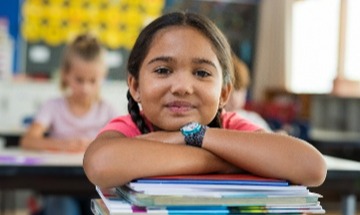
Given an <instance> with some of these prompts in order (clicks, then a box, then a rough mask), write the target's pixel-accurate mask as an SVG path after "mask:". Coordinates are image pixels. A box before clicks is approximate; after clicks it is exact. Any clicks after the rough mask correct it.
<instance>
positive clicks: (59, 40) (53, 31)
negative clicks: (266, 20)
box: [21, 0, 259, 80]
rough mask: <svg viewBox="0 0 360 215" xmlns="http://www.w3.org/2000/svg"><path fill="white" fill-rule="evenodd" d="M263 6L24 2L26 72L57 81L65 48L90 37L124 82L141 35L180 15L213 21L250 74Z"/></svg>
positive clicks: (184, 0) (156, 0)
mask: <svg viewBox="0 0 360 215" xmlns="http://www.w3.org/2000/svg"><path fill="white" fill-rule="evenodd" d="M258 4H259V3H258V1H256V0H236V1H235V0H233V1H231V0H227V1H211V0H151V1H148V0H92V1H89V0H77V1H70V0H24V1H23V3H22V5H21V15H22V16H21V17H22V19H21V34H22V38H23V41H24V44H25V45H24V57H23V58H24V66H23V68H24V69H25V71H26V73H27V74H28V75H29V76H33V77H43V78H53V77H54V76H55V77H56V75H57V72H58V69H59V63H60V59H61V56H62V52H63V49H64V46H65V45H66V44H67V43H68V42H69V41H71V40H72V39H73V38H74V37H75V36H76V35H78V34H80V33H83V32H90V33H92V34H94V35H96V36H97V37H98V38H99V40H100V41H101V43H102V44H103V45H104V46H105V47H106V49H107V55H106V56H107V63H108V65H109V70H110V71H109V78H110V79H115V80H118V79H120V80H121V79H124V78H125V77H126V72H125V71H126V60H127V58H128V54H129V50H131V48H132V45H133V44H134V42H135V39H136V37H137V36H138V34H139V32H140V31H141V29H142V28H143V27H144V26H145V25H147V24H148V23H149V22H151V21H152V20H153V19H155V18H157V17H158V16H160V15H161V14H163V13H167V12H171V11H179V10H187V11H192V12H196V13H201V14H203V15H205V16H207V17H209V18H210V19H211V20H213V21H214V22H215V23H216V24H217V25H218V26H219V28H220V29H221V30H222V31H223V32H224V33H225V35H226V36H227V37H228V39H229V42H230V44H231V46H232V48H233V50H234V52H235V53H236V54H237V55H238V56H239V57H240V58H241V59H243V60H244V61H245V62H246V63H247V64H248V66H249V67H250V68H251V67H252V63H253V56H254V50H255V37H256V24H257V23H256V21H257V9H258Z"/></svg>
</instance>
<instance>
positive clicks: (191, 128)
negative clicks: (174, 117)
mask: <svg viewBox="0 0 360 215" xmlns="http://www.w3.org/2000/svg"><path fill="white" fill-rule="evenodd" d="M197 126H198V124H197V123H196V122H191V123H190V124H187V125H186V126H185V127H184V130H185V131H192V130H194V129H195V128H196V127H197Z"/></svg>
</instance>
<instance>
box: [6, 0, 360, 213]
mask: <svg viewBox="0 0 360 215" xmlns="http://www.w3.org/2000/svg"><path fill="white" fill-rule="evenodd" d="M185 9H186V10H189V11H194V12H198V13H201V14H204V15H206V16H208V17H210V19H212V20H213V21H214V22H215V23H216V24H217V25H218V26H219V27H220V29H221V30H222V31H223V32H224V33H225V35H226V36H227V37H228V39H229V42H230V44H231V47H232V49H233V50H234V52H235V53H236V55H237V56H238V57H239V58H240V59H242V60H243V61H244V62H245V63H246V65H247V66H248V67H249V70H250V78H251V85H250V88H249V91H248V95H247V102H246V105H245V109H247V110H251V111H256V112H257V113H259V114H260V115H261V116H262V117H263V118H264V119H265V120H266V121H267V123H268V124H269V126H270V127H271V128H272V129H274V130H277V129H282V130H285V131H286V132H288V133H289V134H290V135H294V136H297V137H300V138H303V139H306V140H308V141H309V142H311V143H313V144H314V145H315V146H316V147H317V148H319V149H320V151H321V152H323V153H326V154H330V155H334V156H337V157H341V158H346V159H352V160H355V161H359V160H360V157H359V156H357V153H358V151H359V144H360V100H359V97H360V72H359V70H360V61H359V60H358V53H359V51H360V42H359V40H358V38H359V37H360V27H359V26H360V25H359V20H360V14H359V13H358V12H357V11H359V10H360V2H359V1H357V0H301V1H299V0H223V1H221V0H218V1H216V0H151V1H148V0H136V1H134V0H78V1H70V0H13V1H5V0H0V145H1V147H2V148H4V147H6V146H7V144H9V143H8V142H7V139H6V138H1V136H6V134H7V133H11V134H19V135H20V134H21V132H22V131H24V129H25V128H26V126H27V125H29V122H31V119H32V116H33V114H34V113H35V112H36V110H37V109H38V108H39V106H40V104H41V103H42V102H43V101H45V100H47V99H48V98H50V97H53V96H55V95H59V94H60V93H61V92H60V90H59V85H58V80H59V71H58V70H59V68H58V67H59V63H60V62H59V59H60V57H61V54H62V51H63V48H64V46H65V45H66V44H67V43H68V42H69V41H71V39H73V38H74V37H75V36H76V35H77V34H79V33H82V32H91V33H93V34H94V35H96V36H98V38H99V39H100V41H101V42H102V44H103V45H104V46H105V47H106V50H107V53H106V61H107V65H108V66H109V75H108V78H107V80H106V82H105V83H104V85H103V89H102V96H103V98H104V99H106V100H107V101H109V102H111V103H112V104H113V105H114V106H115V107H116V108H117V109H118V110H119V113H124V114H125V113H127V107H126V104H127V100H126V89H127V85H126V82H125V81H124V80H125V78H126V77H125V74H126V73H125V68H126V60H127V57H128V53H129V50H130V49H131V47H132V45H133V43H134V40H135V38H136V37H137V34H138V33H139V31H140V30H141V29H142V27H143V26H144V25H146V24H147V23H148V22H149V21H151V20H153V19H154V18H156V17H158V16H159V15H161V14H163V13H166V12H168V11H173V10H185ZM12 136H16V135H12ZM11 140H12V142H11V144H15V145H16V140H17V139H16V137H15V138H12V139H11ZM341 201H342V199H341V197H340V196H337V195H336V194H333V198H332V199H329V202H332V203H334V205H337V204H340V202H341ZM355 201H356V200H355ZM329 207H330V208H331V205H330V206H329ZM334 208H337V207H334ZM337 212H338V211H336V209H335V213H337Z"/></svg>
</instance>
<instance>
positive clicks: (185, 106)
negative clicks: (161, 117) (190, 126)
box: [165, 101, 195, 113]
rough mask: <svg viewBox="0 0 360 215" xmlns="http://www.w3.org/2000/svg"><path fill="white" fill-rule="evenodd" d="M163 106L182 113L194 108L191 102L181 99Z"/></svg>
mask: <svg viewBox="0 0 360 215" xmlns="http://www.w3.org/2000/svg"><path fill="white" fill-rule="evenodd" d="M165 106H166V107H167V108H168V109H169V110H170V111H171V112H174V113H184V112H187V111H190V110H192V109H194V108H195V107H194V105H192V104H191V103H189V102H183V101H174V102H169V103H167V104H166V105H165Z"/></svg>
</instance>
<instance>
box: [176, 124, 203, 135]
mask: <svg viewBox="0 0 360 215" xmlns="http://www.w3.org/2000/svg"><path fill="white" fill-rule="evenodd" d="M200 129H201V125H200V124H199V123H197V122H191V123H189V124H186V125H184V127H182V128H181V132H182V133H183V134H184V135H190V134H194V133H197V132H198V131H199V130H200Z"/></svg>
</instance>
